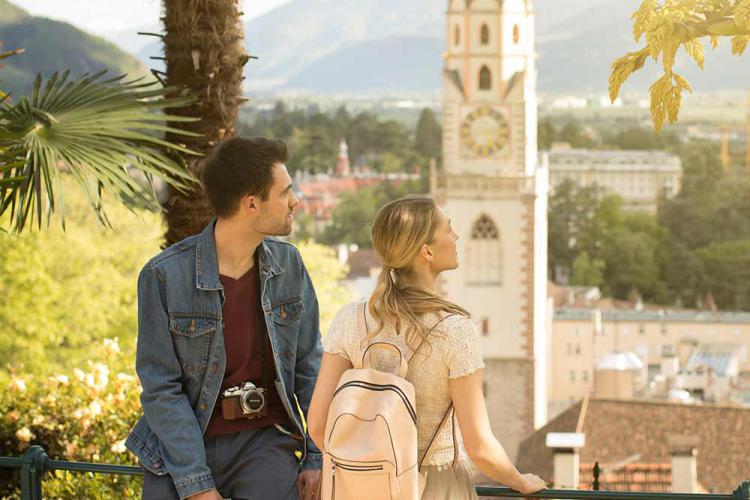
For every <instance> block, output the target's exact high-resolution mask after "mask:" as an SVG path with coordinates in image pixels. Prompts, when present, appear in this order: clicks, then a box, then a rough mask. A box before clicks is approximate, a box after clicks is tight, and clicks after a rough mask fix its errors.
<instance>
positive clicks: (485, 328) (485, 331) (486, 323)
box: [482, 316, 490, 336]
mask: <svg viewBox="0 0 750 500" xmlns="http://www.w3.org/2000/svg"><path fill="white" fill-rule="evenodd" d="M489 334H490V318H488V317H487V316H483V317H482V335H484V336H487V335H489Z"/></svg>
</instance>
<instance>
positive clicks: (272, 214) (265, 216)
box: [256, 163, 299, 236]
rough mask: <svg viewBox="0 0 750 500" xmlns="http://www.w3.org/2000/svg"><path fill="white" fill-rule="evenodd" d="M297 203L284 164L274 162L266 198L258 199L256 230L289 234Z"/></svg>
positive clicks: (282, 234) (264, 232) (281, 234)
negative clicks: (271, 179) (271, 180)
mask: <svg viewBox="0 0 750 500" xmlns="http://www.w3.org/2000/svg"><path fill="white" fill-rule="evenodd" d="M298 203H299V199H298V198H297V197H296V196H295V195H294V191H293V190H292V178H291V177H289V173H288V172H287V171H286V165H284V164H283V163H277V164H275V165H274V166H273V184H272V185H271V189H270V190H269V192H268V199H266V200H261V201H259V209H258V217H257V219H256V221H257V222H256V230H257V231H258V232H259V233H261V234H264V235H266V236H289V235H290V234H291V233H292V226H293V224H294V209H295V207H296V206H297V204H298Z"/></svg>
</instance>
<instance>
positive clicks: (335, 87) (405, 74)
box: [285, 36, 443, 94]
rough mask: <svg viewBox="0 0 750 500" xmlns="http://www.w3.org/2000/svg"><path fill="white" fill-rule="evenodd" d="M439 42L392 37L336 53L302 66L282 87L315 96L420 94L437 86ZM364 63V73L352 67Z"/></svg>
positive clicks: (433, 39)
mask: <svg viewBox="0 0 750 500" xmlns="http://www.w3.org/2000/svg"><path fill="white" fill-rule="evenodd" d="M442 51H443V42H442V40H440V39H439V38H420V37H406V36H393V37H388V38H385V39H380V40H374V41H368V42H362V43H359V44H356V45H354V46H353V47H349V48H346V49H342V50H338V51H336V52H334V53H333V54H330V55H328V56H325V57H323V58H321V59H320V60H318V61H317V62H315V63H314V64H310V65H308V66H306V67H305V68H304V69H303V70H302V71H300V72H299V73H297V74H296V75H295V76H294V77H292V78H291V79H290V80H289V81H288V82H287V83H286V85H285V87H287V88H290V89H291V90H295V89H302V90H306V91H310V92H316V93H338V92H341V93H346V92H351V91H352V89H356V90H357V92H358V93H361V94H381V93H384V92H386V93H402V92H423V91H424V90H425V89H438V88H440V85H441V82H442V80H441V74H440V71H439V68H440V67H441V66H442V64H443V58H442ZM363 62H365V64H367V72H366V73H362V72H359V71H356V70H354V71H353V68H357V67H360V66H361V65H362V64H363Z"/></svg>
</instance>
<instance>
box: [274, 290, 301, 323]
mask: <svg viewBox="0 0 750 500" xmlns="http://www.w3.org/2000/svg"><path fill="white" fill-rule="evenodd" d="M271 309H272V311H273V322H274V323H276V324H278V325H282V326H286V325H291V324H293V323H294V322H295V321H299V319H300V317H301V316H302V313H303V312H304V310H305V309H304V306H303V305H302V299H301V298H299V297H296V298H292V299H285V300H282V301H280V302H279V303H277V304H276V305H274V306H273V307H272V308H271Z"/></svg>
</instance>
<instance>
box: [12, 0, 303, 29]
mask: <svg viewBox="0 0 750 500" xmlns="http://www.w3.org/2000/svg"><path fill="white" fill-rule="evenodd" d="M289 1H290V0H240V4H241V5H242V7H243V10H244V12H245V18H246V19H247V18H250V19H251V18H253V17H257V16H259V15H261V14H264V13H266V12H268V11H269V10H271V9H273V8H274V7H278V6H279V5H283V4H285V3H287V2H289ZM12 2H13V3H14V4H16V5H18V6H19V7H21V8H23V9H24V10H27V11H28V12H29V13H31V14H34V15H38V16H45V17H50V18H53V19H59V20H62V21H66V22H69V23H71V24H73V25H75V26H77V27H79V28H82V29H84V30H86V31H89V32H92V33H96V34H99V35H104V34H107V33H110V32H112V31H121V30H128V29H131V28H138V27H141V26H148V25H153V24H156V23H158V22H159V12H160V5H161V2H160V0H107V1H102V0H65V1H61V0H12Z"/></svg>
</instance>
